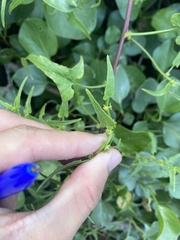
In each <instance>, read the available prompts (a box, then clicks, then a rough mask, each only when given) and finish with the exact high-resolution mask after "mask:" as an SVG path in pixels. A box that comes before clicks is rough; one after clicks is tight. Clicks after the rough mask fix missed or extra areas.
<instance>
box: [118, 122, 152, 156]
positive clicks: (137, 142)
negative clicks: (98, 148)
mask: <svg viewBox="0 0 180 240" xmlns="http://www.w3.org/2000/svg"><path fill="white" fill-rule="evenodd" d="M115 137H116V138H118V139H121V151H122V152H125V153H134V152H141V151H143V150H145V149H146V148H147V147H148V146H149V145H150V144H151V142H152V140H151V135H150V134H149V133H148V132H143V131H141V132H139V131H131V130H129V129H127V128H125V127H123V126H121V125H117V126H116V128H115Z"/></svg>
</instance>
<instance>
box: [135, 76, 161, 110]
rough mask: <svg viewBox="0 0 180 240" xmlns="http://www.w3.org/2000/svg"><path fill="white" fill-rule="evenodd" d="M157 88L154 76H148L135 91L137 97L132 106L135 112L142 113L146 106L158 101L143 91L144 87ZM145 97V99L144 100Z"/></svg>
mask: <svg viewBox="0 0 180 240" xmlns="http://www.w3.org/2000/svg"><path fill="white" fill-rule="evenodd" d="M144 88H145V89H146V92H147V89H148V91H150V90H155V89H156V88H157V82H156V81H155V80H154V79H153V78H148V79H147V80H146V81H144V82H143V84H141V85H140V86H139V88H138V90H137V91H136V93H135V98H134V100H133V101H132V108H133V110H134V111H135V112H137V113H141V112H143V111H144V110H145V108H146V107H147V106H148V105H149V104H151V103H155V102H156V98H155V97H154V96H151V95H149V94H147V93H146V92H144V91H143V89H144ZM142 99H143V101H142Z"/></svg>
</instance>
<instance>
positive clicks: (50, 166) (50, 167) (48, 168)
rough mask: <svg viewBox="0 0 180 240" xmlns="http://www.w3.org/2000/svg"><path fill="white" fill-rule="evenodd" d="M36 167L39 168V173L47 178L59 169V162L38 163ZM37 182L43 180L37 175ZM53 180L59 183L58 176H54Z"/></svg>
mask: <svg viewBox="0 0 180 240" xmlns="http://www.w3.org/2000/svg"><path fill="white" fill-rule="evenodd" d="M38 165H39V166H40V167H41V173H42V174H43V175H45V176H49V175H50V174H51V173H52V172H54V171H55V170H56V169H57V168H58V167H59V162H58V161H52V160H51V161H39V162H38ZM37 179H38V180H44V177H43V176H42V175H41V174H39V175H38V178H37ZM52 179H54V180H58V181H59V176H58V175H54V176H53V177H52Z"/></svg>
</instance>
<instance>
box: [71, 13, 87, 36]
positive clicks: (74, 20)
mask: <svg viewBox="0 0 180 240" xmlns="http://www.w3.org/2000/svg"><path fill="white" fill-rule="evenodd" d="M67 21H68V22H69V23H70V24H72V25H73V26H74V27H76V28H77V29H79V30H81V31H82V32H83V33H84V35H85V36H86V37H87V38H89V40H91V37H90V33H89V31H88V29H87V28H86V26H85V25H84V24H83V23H82V22H81V21H80V19H79V18H78V17H77V16H76V14H75V13H74V12H70V13H69V14H68V18H67Z"/></svg>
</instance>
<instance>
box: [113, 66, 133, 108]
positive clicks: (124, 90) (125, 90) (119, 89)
mask: <svg viewBox="0 0 180 240" xmlns="http://www.w3.org/2000/svg"><path fill="white" fill-rule="evenodd" d="M129 91H130V84H129V79H128V76H127V74H126V71H125V70H124V68H123V67H122V66H121V65H119V66H118V67H117V69H116V72H115V93H114V96H113V100H114V101H115V102H116V103H118V104H119V105H120V106H121V103H122V100H123V99H124V98H125V97H127V95H128V94H129Z"/></svg>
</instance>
